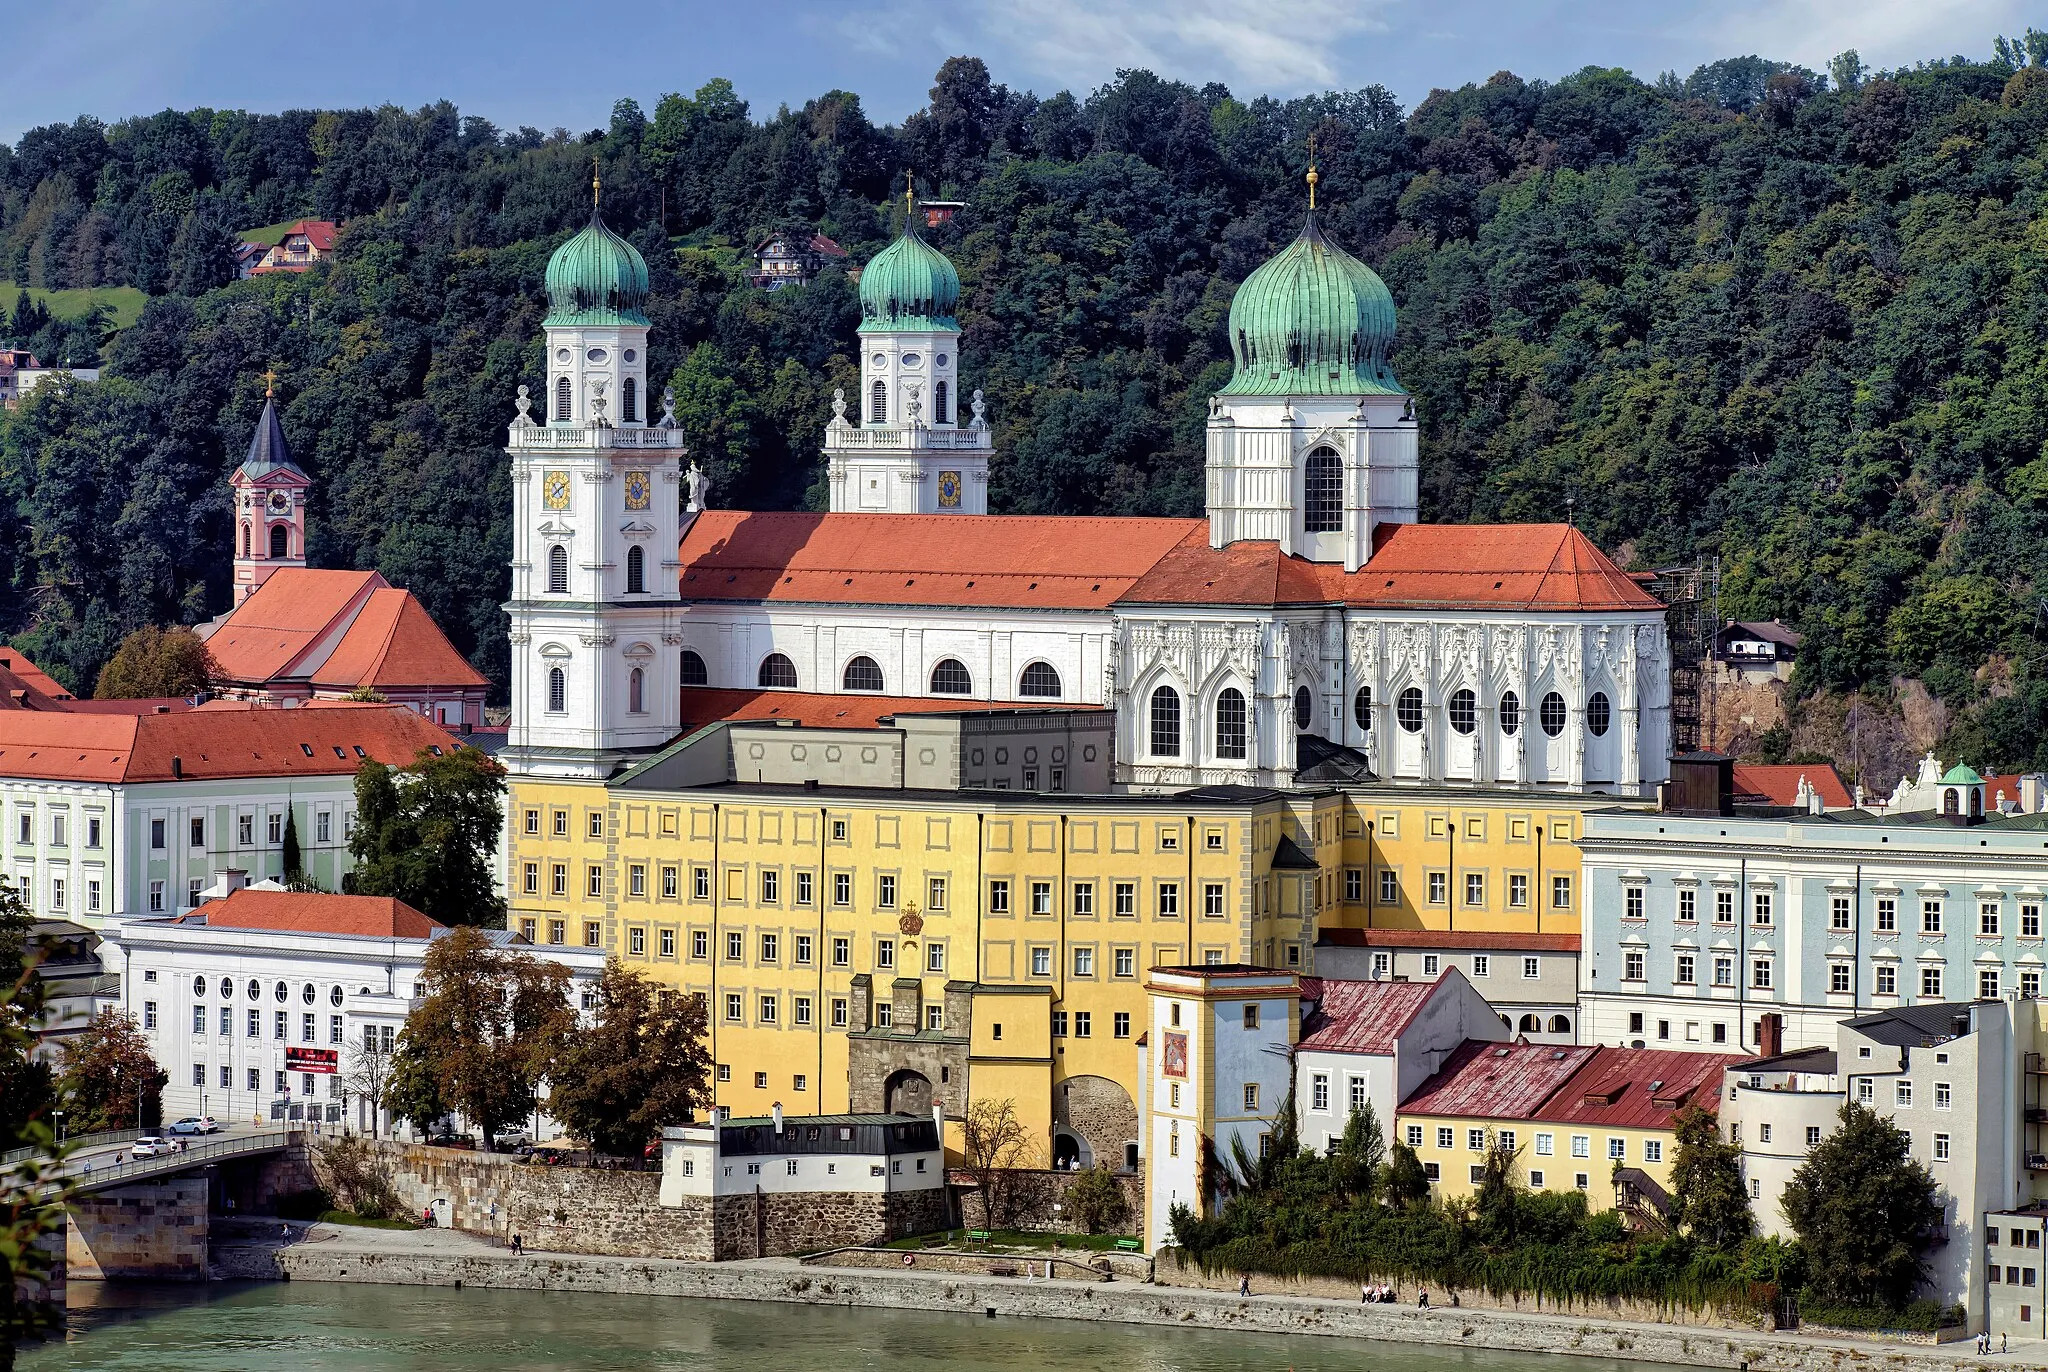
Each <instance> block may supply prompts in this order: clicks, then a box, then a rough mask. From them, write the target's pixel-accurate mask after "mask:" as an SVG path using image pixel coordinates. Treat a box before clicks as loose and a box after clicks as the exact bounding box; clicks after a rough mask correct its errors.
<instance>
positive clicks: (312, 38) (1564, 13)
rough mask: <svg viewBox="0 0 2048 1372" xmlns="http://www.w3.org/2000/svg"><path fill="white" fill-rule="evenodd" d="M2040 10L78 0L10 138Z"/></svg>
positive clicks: (1445, 64) (1581, 50)
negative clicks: (67, 130)
mask: <svg viewBox="0 0 2048 1372" xmlns="http://www.w3.org/2000/svg"><path fill="white" fill-rule="evenodd" d="M2037 14H2038V12H2036V15H2028V14H2027V12H2026V9H2025V7H2023V6H2022V5H2020V4H2019V3H2018V0H1665V2H1664V3H1657V0H1633V2H1631V0H1569V2H1560V0H1523V2H1522V3H1508V2H1507V0H1172V2H1171V3H1164V2H1162V0H838V2H836V3H826V2H825V0H780V3H772V4H770V3H753V4H733V3H721V4H716V5H712V4H704V3H668V4H662V3H656V4H652V5H648V4H626V5H616V6H600V5H596V4H592V3H591V0H553V2H551V3H537V0H491V3H482V2H481V0H441V3H436V4H407V3H400V0H342V3H339V4H325V5H321V4H305V5H295V6H278V5H250V4H248V3H246V0H244V2H242V3H235V4H227V3H223V2H222V0H179V2H178V3H166V0H66V2H65V3H55V4H52V3H31V4H27V5H23V6H18V7H16V9H15V11H14V13H13V14H11V15H10V17H9V19H8V21H7V26H6V34H7V39H6V43H5V51H0V139H5V140H6V141H8V142H13V141H14V140H15V139H17V138H19V137H20V135H21V133H22V131H23V130H24V129H27V128H30V127H32V126H34V125H36V124H41V123H48V122H51V121H56V120H69V119H71V118H73V117H75V116H77V115H78V114H81V113H91V114H96V115H98V116H100V117H102V118H105V119H109V120H112V119H116V118H120V117H122V116H125V115H130V114H145V113H150V112H153V111H155V110H159V109H162V108H164V107H165V106H175V107H177V108H181V109H183V108H189V107H192V106H197V105H209V106H214V107H239V108H245V109H252V110H265V111H275V110H280V109H286V108H291V107H315V108H318V107H332V106H355V105H376V104H381V103H385V102H395V103H398V104H402V105H408V106H414V105H420V104H424V103H426V102H428V101H431V100H436V99H440V98H444V97H445V98H447V99H451V100H453V101H455V102H456V103H457V104H458V105H459V106H461V108H462V110H463V112H464V113H466V114H481V115H483V116H484V117H486V118H489V119H492V120H495V121H496V122H498V123H499V124H501V125H505V126H516V125H519V124H532V125H535V126H537V127H539V128H542V129H548V128H552V127H554V126H556V125H561V126H563V127H566V128H568V129H571V130H573V131H576V132H581V131H583V130H585V129H589V128H594V127H598V126H600V125H602V124H604V123H605V122H606V119H607V116H608V114H609V111H610V109H611V104H612V101H613V100H614V99H616V98H617V97H619V96H622V95H631V96H635V97H637V98H638V99H639V100H640V101H641V102H642V104H644V105H646V106H648V107H649V108H650V109H651V108H652V106H653V104H654V101H655V100H656V99H657V98H659V96H660V95H661V93H662V92H663V91H668V90H682V91H690V90H694V89H695V88H696V87H697V86H699V85H701V84H702V83H703V82H704V81H705V80H706V79H708V78H710V77H713V76H726V77H730V78H731V79H732V80H733V82H734V83H735V84H736V85H737V86H738V87H739V90H740V94H741V95H742V96H743V97H745V98H746V99H747V100H748V101H749V102H751V104H752V105H753V107H754V110H755V112H756V114H757V115H758V114H766V113H769V112H772V111H773V110H774V108H775V106H776V105H777V104H780V103H782V102H785V101H786V102H788V103H790V104H793V105H795V104H801V103H802V102H803V101H804V100H805V99H806V98H807V97H809V96H812V95H815V94H818V93H819V92H822V91H825V90H829V89H831V88H833V87H835V86H837V87H842V88H845V89H848V90H852V91H855V92H858V93H859V94H860V96H861V97H862V100H863V102H864V103H865V105H866V107H867V109H868V112H869V114H870V115H871V117H873V118H875V119H877V120H878V121H893V120H896V119H900V118H901V117H902V116H903V115H904V114H906V113H908V112H909V111H911V110H913V109H916V108H917V107H918V106H919V105H921V104H922V103H923V101H924V98H925V91H926V89H927V88H928V87H929V85H930V79H931V74H932V72H933V71H934V70H935V69H936V68H937V67H938V64H939V63H940V62H941V61H943V60H944V59H945V58H946V57H947V56H949V55H951V54H955V53H972V54H975V55H978V56H981V57H983V58H985V59H987V61H988V63H989V65H990V67H991V68H992V69H993V71H994V73H995V75H996V79H997V80H1000V81H1004V82H1007V83H1008V84H1009V85H1011V86H1012V87H1017V88H1023V89H1031V90H1036V91H1037V92H1039V93H1040V94H1041V95H1045V94H1050V93H1051V92H1053V91H1055V90H1059V89H1061V88H1068V89H1072V90H1074V91H1075V92H1076V93H1085V92H1086V91H1087V90H1089V89H1092V88H1093V87H1095V86H1096V85H1099V84H1100V83H1101V82H1102V81H1104V80H1105V79H1107V78H1108V77H1110V76H1111V75H1112V74H1113V73H1114V72H1115V71H1116V69H1117V68H1119V67H1133V66H1144V67H1150V68H1152V69H1153V70H1154V71H1158V72H1160V73H1161V74H1163V75H1168V76H1173V77H1178V78H1181V79H1184V80H1187V81H1191V82H1194V83H1196V84H1200V83H1202V82H1205V81H1212V80H1215V81H1222V82H1224V83H1226V84H1227V85H1228V86H1229V87H1230V88H1231V90H1232V91H1233V92H1235V93H1236V94H1238V95H1239V96H1249V95H1254V94H1259V93H1270V94H1274V95H1282V96H1286V95H1294V94H1299V93H1301V92H1303V91H1307V90H1318V89H1326V88H1330V87H1340V88H1349V87H1357V86H1363V85H1368V84H1371V83H1372V82H1379V83H1381V84H1383V85H1386V86H1387V87H1389V88H1390V89H1392V90H1393V91H1394V92H1395V94H1396V95H1398V96H1399V97H1400V99H1401V100H1402V102H1403V103H1404V104H1405V105H1407V106H1409V107H1411V108H1412V107H1413V105H1414V104H1415V103H1416V102H1417V101H1419V100H1421V99H1422V98H1423V97H1424V96H1425V95H1427V94H1428V93H1429V90H1430V88H1431V87H1433V86H1456V85H1461V84H1463V83H1465V82H1467V81H1480V80H1484V79H1485V78H1486V77H1487V76H1489V75H1491V74H1492V73H1493V72H1495V71H1498V70H1500V69H1502V68H1506V69H1508V70H1511V71H1514V72H1516V73H1517V74H1519V75H1522V76H1531V77H1534V76H1544V77H1556V76H1560V75H1564V74H1566V73H1568V72H1572V71H1575V70H1577V69H1578V68H1580V67H1582V66H1585V65H1587V64H1589V63H1599V64H1601V65H1607V66H1622V67H1627V68H1629V69H1631V70H1633V71H1635V72H1637V73H1638V74H1640V75H1643V76H1646V77H1648V76H1654V75H1655V74H1656V73H1657V72H1659V71H1663V70H1665V69H1667V68H1669V69H1675V70H1677V71H1678V72H1680V73H1681V74H1684V73H1686V72H1689V71H1691V70H1692V69H1693V68H1694V67H1696V66H1698V65H1699V64H1700V63H1702V62H1708V61H1712V60H1714V59H1716V58H1720V57H1731V56H1741V55H1744V54H1747V53H1752V52H1754V53H1758V54H1761V55H1763V56H1766V57H1775V58H1784V59H1788V60H1792V61H1798V62H1803V63H1806V64H1807V65H1809V66H1812V67H1814V68H1816V69H1825V64H1826V62H1827V59H1828V58H1829V57H1831V56H1832V55H1833V54H1835V53H1837V52H1840V51H1841V50H1842V49H1844V48H1855V49H1857V50H1858V51H1859V52H1860V53H1861V54H1862V56H1863V59H1864V61H1865V62H1866V63H1868V64H1870V65H1872V66H1887V65H1893V64H1899V63H1908V62H1912V61H1914V60H1917V59H1920V58H1925V57H1932V56H1939V55H1944V54H1947V53H1951V52H1956V51H1962V52H1966V53H1969V54H1971V55H1984V54H1988V53H1989V51H1990V47H1991V40H1992V38H1993V36H1994V35H1995V34H1997V33H2000V32H2004V33H2011V34H2017V33H2018V32H2019V31H2020V30H2021V29H2023V28H2024V27H2025V25H2026V19H2027V18H2028V17H2037Z"/></svg>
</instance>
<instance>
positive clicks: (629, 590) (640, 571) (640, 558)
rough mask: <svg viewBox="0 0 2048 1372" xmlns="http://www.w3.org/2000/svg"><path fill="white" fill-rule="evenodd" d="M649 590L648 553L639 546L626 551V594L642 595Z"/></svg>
mask: <svg viewBox="0 0 2048 1372" xmlns="http://www.w3.org/2000/svg"><path fill="white" fill-rule="evenodd" d="M646 590H647V552H646V550H645V549H644V548H642V547H641V546H640V545H639V544H637V543H636V544H634V545H633V546H632V547H630V548H628V549H626V594H627V595H640V594H643V593H644V592H645V591H646Z"/></svg>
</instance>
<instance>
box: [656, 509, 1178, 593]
mask: <svg viewBox="0 0 2048 1372" xmlns="http://www.w3.org/2000/svg"><path fill="white" fill-rule="evenodd" d="M1207 527H1208V525H1207V523H1206V522H1205V521H1203V520H1199V519H1121V518H1060V517H1052V516H1027V515H867V514H834V515H827V514H755V513H749V512H747V511H744V510H707V511H705V512H704V513H703V514H701V515H699V516H697V518H696V520H695V521H694V522H693V523H692V524H691V525H690V528H689V529H688V531H687V532H685V534H684V535H683V541H682V563H683V567H682V572H681V579H680V589H681V592H682V596H683V598H684V599H685V600H768V601H777V600H780V601H806V602H813V603H817V602H825V603H849V602H853V603H860V604H867V605H946V606H963V607H969V606H971V607H983V606H1001V607H1005V608H1030V609H1107V608H1109V606H1110V605H1112V604H1114V603H1115V602H1116V601H1117V599H1118V598H1119V597H1121V596H1122V594H1123V593H1124V591H1125V590H1126V589H1128V588H1129V587H1130V586H1131V585H1132V584H1133V583H1134V582H1136V581H1137V580H1138V578H1140V577H1142V576H1144V575H1145V573H1146V572H1147V571H1148V570H1149V569H1150V568H1151V567H1152V565H1153V564H1154V563H1156V562H1157V561H1158V560H1159V559H1160V557H1162V556H1163V555H1164V554H1165V553H1166V551H1167V550H1168V549H1170V548H1172V547H1173V546H1174V545H1175V544H1177V543H1179V542H1180V541H1181V540H1182V539H1184V538H1186V537H1188V536H1190V535H1191V534H1192V533H1194V532H1196V531H1199V530H1204V529H1206V528H1207Z"/></svg>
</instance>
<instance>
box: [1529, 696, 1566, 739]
mask: <svg viewBox="0 0 2048 1372" xmlns="http://www.w3.org/2000/svg"><path fill="white" fill-rule="evenodd" d="M1536 722H1537V723H1538V724H1540V725H1542V726H1543V732H1544V733H1546V734H1548V735H1550V736H1551V737H1552V738H1556V737H1557V736H1558V735H1559V734H1561V733H1563V732H1564V697H1563V696H1561V695H1559V694H1558V693H1557V692H1555V691H1552V692H1551V693H1550V694H1549V695H1547V696H1545V697H1543V703H1542V704H1541V705H1539V706H1537V707H1536Z"/></svg>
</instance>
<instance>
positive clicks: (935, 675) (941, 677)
mask: <svg viewBox="0 0 2048 1372" xmlns="http://www.w3.org/2000/svg"><path fill="white" fill-rule="evenodd" d="M932 694H933V695H935V696H966V695H973V694H974V678H973V677H971V676H969V675H968V674H967V668H966V667H964V666H962V665H961V663H960V660H959V659H958V658H951V657H949V658H943V659H941V660H940V662H939V665H938V666H936V667H934V668H932Z"/></svg>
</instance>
